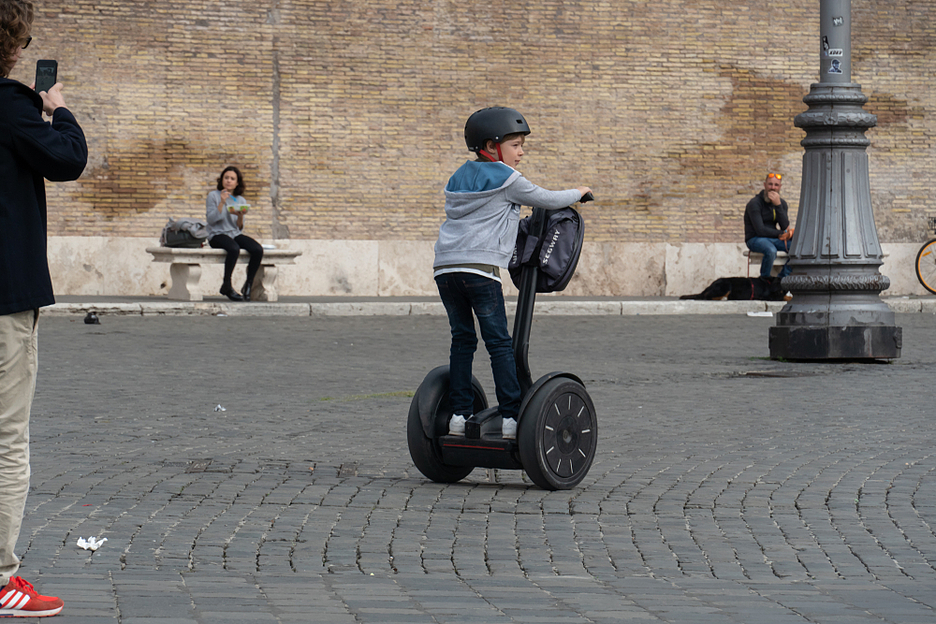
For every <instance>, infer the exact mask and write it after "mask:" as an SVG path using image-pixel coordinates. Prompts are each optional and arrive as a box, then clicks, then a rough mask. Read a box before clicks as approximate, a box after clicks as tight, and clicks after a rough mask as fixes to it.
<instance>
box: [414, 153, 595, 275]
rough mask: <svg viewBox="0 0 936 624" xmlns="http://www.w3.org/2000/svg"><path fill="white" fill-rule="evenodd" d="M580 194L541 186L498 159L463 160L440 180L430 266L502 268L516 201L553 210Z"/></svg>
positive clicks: (510, 245)
mask: <svg viewBox="0 0 936 624" xmlns="http://www.w3.org/2000/svg"><path fill="white" fill-rule="evenodd" d="M581 198H582V195H581V193H579V192H578V191H577V190H576V189H569V190H565V191H547V190H546V189H544V188H540V187H538V186H536V185H535V184H533V183H532V182H530V181H529V180H527V179H526V178H524V177H523V175H522V174H521V173H520V172H519V171H517V170H516V169H514V168H513V167H510V166H508V165H505V164H504V163H501V162H496V163H495V162H476V161H467V162H466V163H465V164H464V165H462V166H461V167H459V168H458V171H456V172H455V173H454V174H453V175H452V177H451V178H450V179H449V181H448V184H447V185H446V186H445V222H444V223H443V224H442V227H440V228H439V239H438V240H437V241H436V244H435V261H434V262H433V263H432V266H433V267H434V268H436V269H438V268H439V267H450V266H463V265H466V264H467V265H472V264H486V265H491V266H496V267H501V268H507V264H508V263H509V262H510V256H511V255H512V254H513V250H514V245H515V244H516V242H517V227H518V225H517V224H518V223H519V221H520V206H531V207H534V208H545V209H547V210H558V209H559V208H565V207H566V206H570V205H572V204H573V203H575V202H577V201H578V200H580V199H581Z"/></svg>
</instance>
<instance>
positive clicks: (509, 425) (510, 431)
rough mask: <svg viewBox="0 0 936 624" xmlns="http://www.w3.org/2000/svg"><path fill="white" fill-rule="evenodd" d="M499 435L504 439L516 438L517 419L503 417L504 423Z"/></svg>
mask: <svg viewBox="0 0 936 624" xmlns="http://www.w3.org/2000/svg"><path fill="white" fill-rule="evenodd" d="M501 437H502V438H504V439H505V440H516V439H517V421H516V420H514V419H513V418H505V419H504V425H503V427H501Z"/></svg>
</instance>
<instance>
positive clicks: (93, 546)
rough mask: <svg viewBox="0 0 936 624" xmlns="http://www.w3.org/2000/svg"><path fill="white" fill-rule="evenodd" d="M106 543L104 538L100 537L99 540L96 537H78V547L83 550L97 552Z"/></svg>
mask: <svg viewBox="0 0 936 624" xmlns="http://www.w3.org/2000/svg"><path fill="white" fill-rule="evenodd" d="M106 541H107V538H106V537H102V538H101V539H98V538H96V537H89V538H88V539H85V538H83V537H79V538H78V546H80V547H81V548H84V549H85V550H97V549H98V548H100V547H101V546H103V545H104V542H106Z"/></svg>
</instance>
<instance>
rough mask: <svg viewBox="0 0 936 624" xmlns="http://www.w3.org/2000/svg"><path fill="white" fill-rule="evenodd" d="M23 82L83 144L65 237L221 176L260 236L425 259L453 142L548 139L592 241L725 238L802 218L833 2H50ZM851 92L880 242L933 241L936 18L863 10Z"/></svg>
mask: <svg viewBox="0 0 936 624" xmlns="http://www.w3.org/2000/svg"><path fill="white" fill-rule="evenodd" d="M37 6H38V16H37V20H36V24H35V27H34V30H33V36H34V37H36V41H35V42H34V43H33V44H32V46H31V47H30V49H29V50H28V51H27V54H26V55H25V58H24V60H23V62H22V63H21V65H20V66H19V67H17V68H16V70H15V71H14V74H13V77H14V78H17V79H20V80H22V81H24V82H30V81H31V79H32V71H33V69H32V66H33V63H34V61H35V60H36V59H38V58H56V59H58V60H59V63H60V66H59V67H60V69H59V75H60V79H61V80H62V82H64V83H65V85H66V91H65V93H66V97H67V99H68V102H69V104H70V106H71V108H72V109H73V110H74V111H75V112H76V113H77V115H78V118H79V120H80V121H81V123H82V125H83V127H84V129H85V131H86V133H87V135H88V137H89V143H90V147H91V154H92V155H91V162H90V163H89V166H88V169H87V171H86V172H85V174H84V175H83V176H82V178H81V179H80V180H79V181H77V182H74V183H67V184H55V185H50V188H49V195H50V205H51V211H50V230H51V231H50V233H51V234H53V235H59V236H72V235H74V236H82V235H92V234H94V235H102V234H103V235H106V236H131V237H155V236H158V233H159V231H160V229H161V227H162V225H163V224H164V223H165V220H166V218H167V217H169V216H177V217H178V216H200V215H202V214H203V213H204V198H205V195H206V193H207V192H208V191H209V190H210V189H211V188H213V187H214V182H215V179H216V178H217V176H218V174H219V173H220V171H221V169H222V168H223V167H224V166H225V165H226V164H230V163H233V164H237V165H238V166H240V167H241V168H242V170H243V171H244V172H245V174H246V177H247V185H248V191H247V193H246V195H247V198H248V200H249V201H250V202H251V203H252V204H253V206H254V210H253V211H252V212H251V214H250V215H249V217H248V219H247V226H248V228H247V229H248V233H250V234H252V235H254V236H256V237H260V238H270V237H277V238H287V237H289V238H301V239H342V240H354V239H358V240H362V239H403V240H431V239H433V238H434V237H435V235H436V232H437V229H438V225H439V223H440V220H441V205H442V199H441V192H440V189H441V187H442V186H443V185H444V184H445V181H446V179H447V178H448V176H449V175H450V174H451V172H452V171H453V170H454V169H455V168H456V167H457V166H458V165H459V164H460V163H461V162H462V161H463V160H464V159H465V158H467V157H468V152H467V151H466V150H465V149H464V142H463V139H462V134H461V133H462V128H463V124H464V120H465V118H466V117H467V116H468V114H470V113H471V112H472V111H473V110H475V109H477V108H480V107H483V106H487V105H493V104H505V105H510V106H514V107H516V108H518V109H520V110H521V111H523V112H524V113H525V114H526V115H527V118H528V120H529V122H530V125H531V126H532V128H533V134H532V135H531V136H530V137H529V139H528V143H527V150H526V151H527V155H526V157H525V162H524V164H523V165H522V167H521V168H522V170H523V171H524V173H525V174H526V175H527V177H529V178H530V179H531V180H533V181H534V182H536V183H538V184H541V185H543V186H546V187H547V188H567V187H570V186H574V185H578V184H589V185H590V186H592V187H593V188H594V189H595V191H596V195H597V196H598V198H599V201H597V202H595V203H594V204H589V205H587V206H586V207H585V208H584V212H585V214H586V217H587V219H588V223H589V230H588V238H589V239H591V240H594V241H612V242H730V241H737V240H739V239H740V238H741V233H742V231H743V228H742V224H741V217H740V213H741V210H742V209H743V206H744V203H745V202H746V201H747V199H748V198H749V197H750V196H751V195H753V193H754V192H755V191H756V190H757V189H759V188H760V180H762V179H763V175H764V173H765V172H766V171H767V170H771V171H781V172H783V173H784V174H785V177H784V194H785V196H786V197H787V199H788V201H789V202H790V204H791V206H793V207H794V209H795V207H796V206H797V204H798V196H799V181H800V177H801V176H800V167H801V158H802V150H801V148H800V146H799V141H800V139H801V138H802V137H803V136H804V134H803V132H802V131H801V130H799V129H797V128H795V127H794V126H793V124H792V118H793V116H794V115H796V114H797V113H799V112H801V111H803V110H805V109H806V106H805V105H804V104H803V103H802V97H803V96H804V95H805V94H806V93H808V90H809V85H810V83H811V82H815V81H817V80H818V66H819V52H818V49H819V42H818V11H819V3H818V2H817V1H816V0H788V1H783V0H780V1H776V2H767V1H766V0H741V1H738V2H723V1H719V2H716V1H714V0H695V1H693V2H687V1H676V0H658V1H654V2H642V1H636V0H630V1H628V0H614V1H613V2H602V1H599V0H587V1H586V0H562V1H559V0H545V1H541V2H521V1H516V2H508V3H491V2H455V1H452V0H436V1H432V2H430V1H426V0H422V1H419V2H416V1H407V0H399V1H391V0H366V1H364V0H259V1H257V2H250V3H248V2H242V1H240V0H238V1H233V0H214V1H210V0H191V1H186V2H180V1H174V0H160V1H159V2H152V1H142V0H119V1H118V0H94V1H93V2H92V1H91V0H68V1H67V2H66V1H64V0H61V1H52V0H45V1H41V2H39V3H37ZM852 33H853V79H854V80H855V81H856V82H858V83H860V84H861V85H862V88H863V90H864V93H865V94H866V95H868V96H870V98H871V101H870V102H869V104H868V105H867V106H866V108H867V110H869V111H871V112H873V113H876V114H877V115H878V122H879V123H878V127H877V128H876V129H873V130H871V131H870V132H869V133H868V136H869V137H870V138H871V140H872V147H871V148H870V149H869V155H870V158H871V165H870V166H871V176H872V180H871V184H872V200H873V204H874V208H875V213H876V219H877V222H878V228H879V234H880V237H881V240H882V241H884V242H913V241H918V240H920V239H921V238H923V237H924V235H925V225H926V219H925V217H926V216H929V215H936V210H932V209H930V208H928V204H929V202H928V201H926V199H928V196H929V195H930V192H929V187H930V186H931V183H930V179H931V177H932V171H933V169H934V165H936V147H934V136H936V116H934V115H933V112H934V111H933V109H934V106H936V91H934V89H933V88H932V86H931V85H932V83H933V79H934V67H936V50H934V46H936V5H934V4H933V2H932V0H910V1H906V2H900V3H891V2H873V1H871V0H855V1H854V2H853V28H852Z"/></svg>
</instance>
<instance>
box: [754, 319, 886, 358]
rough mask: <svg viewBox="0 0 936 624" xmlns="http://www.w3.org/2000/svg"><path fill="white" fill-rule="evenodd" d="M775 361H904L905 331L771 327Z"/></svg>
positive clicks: (881, 327)
mask: <svg viewBox="0 0 936 624" xmlns="http://www.w3.org/2000/svg"><path fill="white" fill-rule="evenodd" d="M768 342H769V345H770V358H771V359H773V360H778V359H784V360H868V359H874V360H877V359H883V360H887V359H893V358H899V357H900V348H901V343H902V331H901V328H900V327H894V326H892V325H854V326H850V327H829V326H805V327H789V326H785V327H771V328H770V332H769V339H768Z"/></svg>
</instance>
